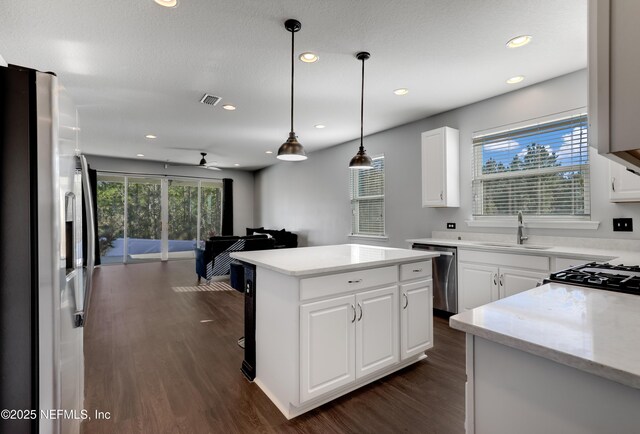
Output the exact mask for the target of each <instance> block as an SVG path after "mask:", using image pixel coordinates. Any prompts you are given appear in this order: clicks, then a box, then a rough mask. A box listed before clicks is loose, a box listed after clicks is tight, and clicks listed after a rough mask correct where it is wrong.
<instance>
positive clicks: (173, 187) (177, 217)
mask: <svg viewBox="0 0 640 434" xmlns="http://www.w3.org/2000/svg"><path fill="white" fill-rule="evenodd" d="M199 183H200V181H196V180H183V179H169V180H168V184H169V185H168V189H169V198H168V203H169V242H168V250H169V251H168V256H169V259H177V258H194V257H195V254H194V249H195V247H196V242H197V240H198V185H199Z"/></svg>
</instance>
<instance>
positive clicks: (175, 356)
mask: <svg viewBox="0 0 640 434" xmlns="http://www.w3.org/2000/svg"><path fill="white" fill-rule="evenodd" d="M94 282H95V287H94V293H93V299H92V305H91V307H90V309H91V310H90V312H89V317H88V323H87V325H86V328H85V338H84V354H85V406H84V407H85V408H86V409H87V410H88V411H89V414H90V415H92V414H93V412H94V411H95V410H100V411H103V412H105V411H108V412H110V414H111V418H110V419H109V420H95V419H92V420H87V421H85V422H84V423H83V433H84V434H93V433H121V434H124V433H154V434H157V433H223V432H224V433H282V432H291V433H400V432H405V433H462V432H464V382H465V372H464V363H465V358H464V335H463V334H462V333H460V332H458V331H455V330H452V329H450V328H449V327H448V325H447V321H446V320H445V319H442V318H436V319H435V347H434V348H433V349H432V350H430V351H428V353H427V354H428V356H429V358H428V359H427V360H425V361H423V362H420V363H417V364H415V365H413V366H410V367H408V368H405V369H404V370H402V371H400V372H398V373H395V374H392V375H390V376H388V377H386V378H383V379H381V380H378V381H376V382H374V383H372V384H371V385H368V386H365V387H363V388H361V389H359V390H357V391H354V392H351V393H349V394H348V395H346V396H343V397H342V398H339V399H337V400H335V401H333V402H331V403H328V404H325V405H323V406H322V407H320V408H318V409H315V410H313V411H311V412H308V413H306V414H304V415H302V416H299V417H297V418H295V419H293V420H290V421H287V420H286V418H285V417H284V416H283V415H282V414H281V413H280V412H279V411H278V409H277V408H276V407H275V405H273V404H272V403H271V401H270V400H269V399H268V398H267V397H266V395H264V393H262V391H261V390H260V389H259V388H258V386H256V385H255V384H252V383H249V382H248V381H247V380H246V379H245V378H244V377H243V375H242V374H241V372H240V364H241V362H242V349H241V348H239V347H238V345H237V343H236V341H237V339H238V337H240V336H241V335H242V334H243V330H242V328H243V326H242V324H243V322H242V315H243V310H242V309H243V299H242V295H241V294H239V293H237V292H235V291H224V292H174V291H173V290H172V289H171V287H172V286H190V285H194V284H195V273H194V264H193V261H174V262H168V263H148V264H132V265H111V266H105V267H103V268H101V269H98V270H97V271H96V274H95V279H94ZM202 320H211V321H209V322H201V321H202Z"/></svg>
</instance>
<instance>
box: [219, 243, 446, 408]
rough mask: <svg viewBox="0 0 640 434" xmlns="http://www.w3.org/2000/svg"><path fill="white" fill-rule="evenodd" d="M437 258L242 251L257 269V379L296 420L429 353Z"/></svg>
mask: <svg viewBox="0 0 640 434" xmlns="http://www.w3.org/2000/svg"><path fill="white" fill-rule="evenodd" d="M435 256H438V254H437V253H436V252H425V251H416V250H406V249H393V248H386V247H374V246H363V245H357V244H346V245H338V246H319V247H305V248H298V249H276V250H264V251H255V252H238V253H233V254H232V257H233V258H235V259H237V260H240V261H243V262H246V263H249V264H253V265H255V266H256V284H255V285H256V286H255V304H256V378H255V382H256V384H258V385H259V386H260V388H261V389H262V390H263V391H264V392H265V393H266V394H267V396H269V398H270V399H271V400H272V401H273V402H274V403H275V404H276V406H277V407H278V408H279V409H280V411H282V413H283V414H284V415H285V416H286V417H287V418H293V417H296V416H298V415H300V414H302V413H304V412H306V411H309V410H311V409H313V408H315V407H318V406H319V405H322V404H324V403H325V402H328V401H330V400H332V399H335V398H337V397H338V396H341V395H344V394H345V393H348V392H350V391H352V390H354V389H357V388H359V387H361V386H363V385H365V384H367V383H370V382H372V381H374V380H376V379H378V378H380V377H383V376H385V375H387V374H389V373H391V372H393V371H396V370H398V369H401V368H403V367H405V366H407V365H409V364H411V363H414V362H417V361H419V360H421V359H423V358H424V357H426V356H425V354H424V352H425V350H427V349H429V348H431V347H432V346H433V311H432V297H433V294H432V283H431V268H432V266H431V258H433V257H435Z"/></svg>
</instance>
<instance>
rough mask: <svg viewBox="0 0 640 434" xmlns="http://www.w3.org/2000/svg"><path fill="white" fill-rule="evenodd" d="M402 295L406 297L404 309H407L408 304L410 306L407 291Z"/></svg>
mask: <svg viewBox="0 0 640 434" xmlns="http://www.w3.org/2000/svg"><path fill="white" fill-rule="evenodd" d="M402 296H403V297H404V306H402V308H403V309H406V308H407V306H409V297H407V294H406V293H404V292H403V293H402Z"/></svg>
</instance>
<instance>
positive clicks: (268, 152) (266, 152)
mask: <svg viewBox="0 0 640 434" xmlns="http://www.w3.org/2000/svg"><path fill="white" fill-rule="evenodd" d="M264 153H265V154H273V151H264Z"/></svg>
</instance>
